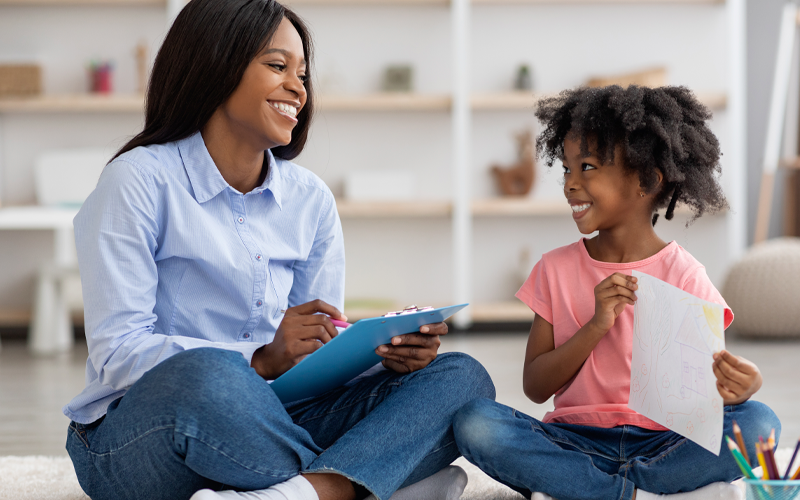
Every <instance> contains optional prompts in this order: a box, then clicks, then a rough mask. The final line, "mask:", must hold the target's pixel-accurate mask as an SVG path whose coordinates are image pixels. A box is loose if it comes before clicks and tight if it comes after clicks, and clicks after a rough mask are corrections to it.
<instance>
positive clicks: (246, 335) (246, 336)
mask: <svg viewBox="0 0 800 500" xmlns="http://www.w3.org/2000/svg"><path fill="white" fill-rule="evenodd" d="M242 337H244V338H246V339H249V338H250V334H249V333H245V334H244V335H242Z"/></svg>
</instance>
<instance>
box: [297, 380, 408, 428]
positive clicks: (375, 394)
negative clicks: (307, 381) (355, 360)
mask: <svg viewBox="0 0 800 500" xmlns="http://www.w3.org/2000/svg"><path fill="white" fill-rule="evenodd" d="M389 385H390V386H394V387H399V386H400V385H402V383H401V382H400V381H399V380H397V381H393V382H390V383H389ZM380 392H381V391H377V392H370V393H369V394H367V395H365V396H363V397H361V398H359V399H356V400H352V401H350V402H348V404H346V405H343V406H339V407H337V408H335V409H331V410H329V411H327V412H325V413H322V414H319V415H314V416H312V417H308V418H299V419H297V420H296V421H295V423H296V424H297V425H302V424H305V423H306V422H311V421H312V420H317V419H320V418H325V417H328V416H330V415H333V414H335V413H339V412H340V411H342V410H347V409H349V408H351V407H353V406H356V405H358V404H359V403H361V402H362V401H365V400H367V399H370V398H375V397H378V396H380Z"/></svg>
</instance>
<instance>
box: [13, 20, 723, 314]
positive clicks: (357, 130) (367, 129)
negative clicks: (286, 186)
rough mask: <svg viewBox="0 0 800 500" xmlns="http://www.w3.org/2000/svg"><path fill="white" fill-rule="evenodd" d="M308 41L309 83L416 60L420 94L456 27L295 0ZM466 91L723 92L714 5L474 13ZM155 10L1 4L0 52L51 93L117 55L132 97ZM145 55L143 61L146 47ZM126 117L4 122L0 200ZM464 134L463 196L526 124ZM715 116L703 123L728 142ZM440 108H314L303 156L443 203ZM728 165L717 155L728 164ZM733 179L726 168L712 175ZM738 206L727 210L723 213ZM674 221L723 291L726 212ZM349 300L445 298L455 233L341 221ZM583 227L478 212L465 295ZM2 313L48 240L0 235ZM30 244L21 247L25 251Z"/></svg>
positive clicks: (362, 79)
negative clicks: (647, 77)
mask: <svg viewBox="0 0 800 500" xmlns="http://www.w3.org/2000/svg"><path fill="white" fill-rule="evenodd" d="M297 11H298V12H299V13H300V14H301V15H302V16H303V17H304V18H306V19H307V21H308V22H309V24H310V26H311V29H312V31H313V33H314V35H315V42H316V56H317V62H316V68H317V76H316V79H317V83H318V88H321V89H322V90H327V91H330V92H336V93H353V94H359V93H365V92H372V91H376V90H378V89H379V86H380V79H381V75H382V70H383V68H384V67H385V66H386V65H389V64H394V63H410V64H412V65H413V66H414V68H415V87H416V90H418V91H419V92H423V93H447V92H448V91H449V89H450V86H451V64H450V54H451V47H450V40H451V24H450V23H451V20H450V11H449V9H448V8H447V7H440V6H382V7H366V6H347V7H323V6H302V7H299V8H297ZM472 16H473V22H472V36H473V38H472V46H471V49H472V51H473V56H472V58H471V62H470V64H471V74H472V81H471V84H472V90H473V91H475V92H497V91H503V90H507V89H509V88H510V86H511V83H512V82H513V79H514V73H515V70H516V67H517V65H518V64H520V63H528V64H530V65H531V67H532V70H533V75H534V82H535V85H536V88H537V90H544V91H551V90H557V89H561V88H565V87H571V86H575V85H579V84H581V83H583V82H584V81H585V80H586V79H587V78H589V77H591V76H595V75H605V74H614V73H618V72H626V71H632V70H637V69H641V68H643V67H652V66H655V65H664V66H666V67H667V68H668V71H669V82H670V83H672V84H684V85H688V86H690V87H691V88H693V89H695V90H698V91H725V90H726V89H727V82H728V77H729V75H728V74H727V57H728V52H727V41H726V33H727V32H726V24H725V23H726V13H725V6H724V5H679V4H677V5H625V4H609V5H544V6H542V5H538V6H535V5H529V6H524V5H517V6H488V5H479V6H475V7H474V8H473V12H472ZM165 20H166V15H165V13H164V9H163V8H157V7H110V6H102V7H8V6H0V60H2V58H3V57H6V58H8V57H15V58H19V56H21V55H23V56H30V57H33V58H35V59H37V60H39V61H40V62H41V63H42V64H43V66H44V67H45V89H46V91H48V92H78V91H82V90H83V89H84V88H85V84H86V83H85V66H86V64H87V62H88V61H89V60H90V59H91V58H98V57H99V58H111V59H113V60H114V61H115V62H116V68H117V71H116V77H115V83H116V88H117V89H118V90H119V91H127V92H130V91H133V90H134V85H135V81H136V76H135V69H134V68H135V59H134V56H133V51H134V47H135V45H136V44H137V43H138V42H139V41H140V39H145V40H147V41H148V42H149V44H150V46H151V48H152V52H153V53H154V52H155V50H156V47H157V46H158V44H159V43H160V40H161V38H162V37H163V35H164V33H165V22H166V21H165ZM151 57H152V54H151ZM141 119H142V117H141V116H140V115H137V114H124V113H121V114H91V113H87V114H33V115H15V114H6V115H2V116H0V167H1V168H2V177H1V178H0V197H1V198H2V200H3V202H4V203H5V204H24V203H31V202H33V201H34V198H33V180H32V172H31V167H32V161H33V158H34V157H35V155H36V154H37V152H40V151H43V150H45V149H47V148H55V147H65V146H88V145H93V146H100V147H105V148H107V149H108V151H109V152H111V151H113V150H114V149H115V148H117V147H119V146H120V145H121V144H122V143H124V141H125V139H126V138H127V137H129V136H130V135H133V134H135V133H136V132H137V131H138V129H139V127H140V126H141ZM472 122H473V130H472V138H473V140H474V147H473V149H472V155H473V156H472V166H473V170H472V179H471V181H472V185H473V186H474V187H473V191H474V192H473V196H474V197H476V198H484V197H488V196H494V195H495V194H496V188H495V186H494V183H493V179H492V178H491V176H490V175H489V173H488V168H489V165H490V164H492V163H510V162H512V161H513V160H514V159H515V158H514V157H515V154H516V151H515V148H516V146H515V143H514V140H513V134H514V133H516V132H518V131H519V130H521V129H523V128H526V127H531V126H534V125H535V123H534V118H533V115H532V111H510V112H509V111H504V112H488V111H478V112H476V113H475V114H474V116H473V119H472ZM727 126H728V124H727V119H726V112H725V111H719V112H717V116H716V117H715V120H714V123H713V128H714V130H715V132H716V133H718V135H719V137H720V140H721V142H722V145H723V151H725V150H726V140H727V139H726V136H727ZM450 134H451V126H450V115H449V113H446V112H441V111H430V112H398V113H383V112H324V113H320V114H319V115H318V117H317V121H316V123H315V125H314V127H313V130H312V134H311V141H310V143H309V145H308V148H307V150H306V151H305V152H304V153H303V154H302V155H301V157H300V158H299V159H298V163H300V164H302V165H304V166H306V167H307V168H309V169H311V170H312V171H314V172H316V173H317V174H318V175H320V176H321V177H322V178H323V179H324V180H325V181H326V182H327V183H328V184H329V185H330V186H331V188H332V189H333V191H334V193H336V194H337V195H340V194H341V192H342V187H341V185H342V178H343V176H344V174H345V172H347V171H348V170H350V169H376V168H377V169H409V170H411V171H413V172H414V173H415V174H416V176H417V179H418V183H417V186H418V189H417V193H416V194H417V197H418V198H420V199H449V198H450V196H451V194H452V193H451V171H452V169H451V137H450ZM727 162H728V158H726V157H723V170H724V171H725V165H726V163H727ZM559 174H560V169H557V168H554V169H553V172H551V173H550V174H547V173H546V172H545V171H544V169H540V170H539V181H538V183H537V185H536V188H535V191H534V193H533V196H534V197H537V198H542V199H560V198H561V187H560V185H559V184H558V177H559ZM730 174H731V173H729V172H725V175H724V176H723V183H724V184H727V183H728V182H729V177H726V176H729V175H730ZM733 209H734V210H736V209H737V207H736V206H734V207H733ZM678 219H679V217H676V219H675V220H674V221H673V222H671V223H667V222H666V221H663V220H662V221H661V222H660V223H659V226H658V228H657V229H658V231H659V233H660V234H662V236H663V237H665V238H668V239H672V238H674V239H677V240H678V241H679V243H681V244H682V245H684V246H685V247H686V248H688V249H689V250H690V251H691V252H692V253H694V254H695V256H696V257H698V259H700V260H701V261H702V262H704V263H705V264H706V265H707V266H708V269H709V275H710V276H711V278H712V280H713V281H714V282H715V283H716V284H717V285H718V286H721V285H722V279H723V277H724V273H725V270H726V268H727V266H728V264H729V260H730V259H729V255H728V253H727V251H726V249H725V242H726V241H727V231H728V225H729V221H728V220H727V218H726V216H719V217H710V218H707V219H704V220H701V221H699V222H698V223H696V224H695V225H693V226H691V227H690V228H689V229H688V230H687V229H685V228H684V226H683V223H682V222H681V221H679V220H678ZM344 230H345V233H346V234H345V236H346V241H347V257H348V271H347V283H346V286H347V294H348V297H350V298H368V297H386V298H393V299H395V300H397V301H398V302H400V303H408V302H418V303H428V302H431V303H434V302H435V303H438V302H448V301H449V299H450V297H451V296H452V289H451V287H452V269H451V267H452V266H451V264H450V256H451V250H452V249H451V232H450V231H451V227H450V221H449V219H446V218H441V219H432V220H345V221H344ZM579 236H580V235H579V234H578V232H577V230H576V229H575V227H574V224H573V223H572V221H571V220H570V218H569V217H540V218H533V217H522V218H478V219H477V220H476V222H475V229H474V240H475V244H474V252H473V261H474V263H473V269H474V273H475V274H474V277H473V284H474V286H473V288H474V290H473V297H474V300H476V301H493V300H507V299H509V298H510V297H511V296H512V294H513V292H514V290H515V280H516V276H517V275H518V274H519V272H518V270H517V268H518V267H519V266H518V257H519V254H520V251H521V250H522V249H523V248H528V249H529V251H530V252H531V254H532V255H531V256H532V259H533V260H532V261H531V263H533V262H535V259H538V257H539V256H540V255H541V254H542V253H543V252H545V251H548V250H550V249H552V248H555V247H557V246H560V245H563V244H567V243H570V242H573V241H575V240H576V239H577V238H578V237H579ZM0 238H1V239H2V241H0V252H2V253H0V255H2V256H3V257H4V258H3V259H1V260H0V310H1V309H8V308H25V307H28V304H29V296H30V283H31V280H32V276H33V270H34V269H35V267H36V263H37V262H38V261H39V259H41V258H42V256H43V255H46V253H47V251H48V250H47V248H49V246H48V245H49V243H47V241H45V240H46V239H47V236H45V235H31V234H23V233H14V232H5V233H0ZM31 246H35V247H36V249H35V250H33V251H29V250H28V249H29V247H31Z"/></svg>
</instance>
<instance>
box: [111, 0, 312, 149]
mask: <svg viewBox="0 0 800 500" xmlns="http://www.w3.org/2000/svg"><path fill="white" fill-rule="evenodd" d="M284 18H286V19H288V20H289V21H290V22H291V23H292V25H293V26H294V27H295V29H297V32H298V33H299V34H300V39H301V40H302V42H303V51H304V52H305V58H306V75H307V78H306V79H305V82H304V83H303V85H304V86H305V88H306V93H307V98H306V104H305V106H303V109H302V110H300V113H299V114H298V115H297V125H295V127H294V130H293V131H292V140H291V142H289V144H287V145H286V146H278V147H275V148H272V153H273V154H274V155H275V156H276V157H279V158H283V159H286V160H291V159H293V158H295V157H296V156H297V155H299V154H300V152H301V151H302V150H303V147H304V146H305V143H306V140H307V139H308V130H309V128H310V126H311V117H312V115H313V113H314V94H313V92H312V88H311V81H312V79H311V57H312V43H311V36H310V33H309V31H308V28H307V27H306V25H305V23H303V21H302V20H301V19H300V18H299V17H298V16H297V15H296V14H295V13H294V12H292V11H291V10H289V9H287V8H286V7H284V6H283V5H281V4H279V3H278V2H276V1H274V0H192V1H191V2H189V3H188V4H187V5H186V7H184V9H183V10H182V11H181V12H180V14H178V17H177V18H175V22H174V23H173V24H172V27H171V28H170V30H169V32H168V33H167V36H166V38H165V39H164V43H163V44H162V45H161V49H159V51H158V55H157V56H156V60H155V63H154V65H153V71H152V74H151V76H150V82H149V84H148V86H147V96H146V99H145V122H144V123H145V125H144V130H142V131H141V132H140V133H139V134H137V135H136V136H135V137H134V138H133V139H131V140H130V141H128V143H127V144H125V146H123V147H122V149H120V150H119V151H118V152H117V154H115V155H114V158H116V157H118V156H119V155H121V154H123V153H125V152H127V151H130V150H131V149H133V148H136V147H138V146H148V145H150V144H164V143H167V142H172V141H178V140H181V139H185V138H186V137H189V136H190V135H192V134H194V133H195V132H197V131H198V130H200V129H202V128H203V126H205V124H206V123H207V122H208V120H209V119H210V118H211V116H212V115H213V114H214V111H215V110H216V109H217V108H218V107H219V106H220V105H221V104H222V103H224V102H225V101H226V100H227V99H228V97H230V95H231V94H232V93H233V91H234V90H235V89H236V87H237V85H239V82H240V81H241V79H242V76H243V75H244V72H245V70H246V69H247V66H248V65H249V64H250V62H251V61H252V60H253V59H255V58H256V57H257V56H258V54H260V53H261V51H262V50H263V49H264V48H265V47H266V45H267V44H269V43H270V41H271V40H272V37H273V35H274V34H275V32H276V31H277V30H278V26H279V25H280V23H281V21H282V20H283V19H284Z"/></svg>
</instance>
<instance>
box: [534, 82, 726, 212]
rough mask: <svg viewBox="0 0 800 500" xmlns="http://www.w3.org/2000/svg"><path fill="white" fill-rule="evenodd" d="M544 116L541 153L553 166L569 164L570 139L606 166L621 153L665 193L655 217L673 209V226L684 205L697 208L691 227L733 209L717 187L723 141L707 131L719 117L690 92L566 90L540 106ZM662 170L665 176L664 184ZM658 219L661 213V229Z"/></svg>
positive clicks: (648, 184)
mask: <svg viewBox="0 0 800 500" xmlns="http://www.w3.org/2000/svg"><path fill="white" fill-rule="evenodd" d="M536 117H537V118H538V119H539V120H540V121H541V122H542V123H543V124H544V127H545V128H544V131H543V132H542V133H541V134H539V137H538V138H537V141H536V152H537V154H539V155H542V153H543V156H544V158H545V160H546V163H547V166H549V167H552V166H553V162H554V161H555V160H556V159H558V160H561V159H563V157H564V139H565V138H566V137H567V136H568V135H569V136H571V137H580V138H581V153H582V154H584V155H587V156H588V155H589V154H590V153H589V146H590V142H589V141H591V146H592V147H593V148H596V150H593V151H592V154H594V155H595V156H597V157H598V158H599V159H600V160H602V161H603V162H604V163H608V162H613V161H614V151H615V148H616V146H620V148H621V150H622V154H623V158H622V160H623V162H622V164H623V166H624V168H625V169H626V170H628V171H629V172H630V173H632V174H633V173H636V174H638V175H639V181H640V184H641V186H642V188H643V189H644V190H645V192H646V193H652V192H654V191H655V190H657V194H656V197H655V202H654V205H653V211H654V212H655V211H657V210H658V209H661V208H664V207H667V213H666V215H665V217H666V219H667V220H670V219H672V215H673V212H674V210H675V204H676V203H677V202H681V203H683V204H685V205H687V206H689V207H691V209H692V211H693V212H694V216H693V217H692V218H691V220H690V222H693V221H694V220H695V219H697V218H698V217H700V216H701V215H703V214H704V213H707V212H710V213H713V212H717V211H719V210H721V209H724V208H726V207H727V206H728V202H727V201H726V200H725V195H724V194H723V193H722V188H721V187H720V185H719V182H718V180H717V175H718V174H720V173H721V169H720V165H719V157H720V155H721V153H720V149H719V142H718V141H717V138H716V137H715V136H714V134H713V133H712V132H711V130H709V128H708V126H707V125H706V120H708V119H710V118H711V112H710V111H709V110H708V109H707V108H706V107H705V106H704V105H702V104H700V102H699V101H698V100H697V98H695V96H694V95H693V94H692V92H691V91H690V90H689V89H687V88H686V87H658V88H648V87H639V86H636V85H631V86H629V87H627V88H622V87H620V86H618V85H612V86H609V87H601V88H586V87H582V88H577V89H572V90H565V91H563V92H561V93H560V94H559V95H557V96H555V97H548V98H544V99H542V100H540V101H539V102H538V104H537V109H536ZM573 134H574V135H573ZM657 170H660V171H661V173H662V175H663V182H662V183H661V184H660V185H659V183H658V176H657V174H656V171H657ZM657 219H658V213H654V215H653V225H655V223H656V220H657ZM687 225H688V223H687Z"/></svg>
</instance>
